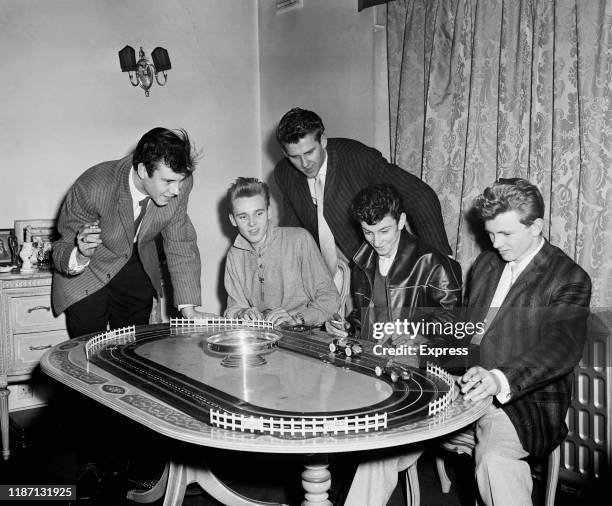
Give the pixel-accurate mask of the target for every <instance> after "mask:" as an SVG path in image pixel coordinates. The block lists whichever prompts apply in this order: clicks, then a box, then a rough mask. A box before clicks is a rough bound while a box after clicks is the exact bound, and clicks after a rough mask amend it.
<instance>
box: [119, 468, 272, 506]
mask: <svg viewBox="0 0 612 506" xmlns="http://www.w3.org/2000/svg"><path fill="white" fill-rule="evenodd" d="M190 483H197V484H198V485H200V487H202V489H203V490H205V491H206V492H207V493H208V494H209V495H211V496H212V497H214V498H215V499H217V500H218V501H219V502H220V503H221V504H225V505H227V506H283V505H282V504H280V503H269V502H262V501H257V500H254V499H249V498H247V497H244V496H242V495H240V494H238V493H237V492H234V491H233V490H232V489H230V488H228V487H227V486H225V484H224V483H222V482H221V481H220V480H219V479H218V478H217V477H216V476H215V475H214V474H213V473H212V471H211V470H210V468H209V467H208V465H207V464H206V462H205V461H204V459H201V458H198V459H197V460H194V461H193V462H191V461H189V462H182V461H172V462H170V463H169V464H168V465H167V466H166V468H165V469H164V474H163V475H162V477H161V478H160V480H159V481H158V482H157V484H156V485H155V487H153V488H152V489H151V490H149V491H147V492H139V491H135V490H131V491H129V492H128V494H127V498H128V499H131V500H133V501H135V502H139V503H150V502H153V501H157V500H158V499H159V498H160V497H161V496H162V495H163V494H164V491H165V496H164V506H180V505H181V504H183V497H184V496H185V490H186V488H187V485H189V484H190Z"/></svg>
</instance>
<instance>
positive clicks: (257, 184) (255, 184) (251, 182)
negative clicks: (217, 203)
mask: <svg viewBox="0 0 612 506" xmlns="http://www.w3.org/2000/svg"><path fill="white" fill-rule="evenodd" d="M255 195H261V196H262V197H263V198H264V200H265V201H266V208H267V207H270V188H269V187H268V185H267V184H266V183H264V182H263V181H260V180H259V179H257V178H255V177H239V178H237V179H236V181H234V182H233V183H232V184H231V185H230V187H229V189H228V190H227V203H228V206H229V211H230V213H233V212H234V201H235V200H236V199H239V198H241V197H254V196H255Z"/></svg>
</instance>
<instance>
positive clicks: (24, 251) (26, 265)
mask: <svg viewBox="0 0 612 506" xmlns="http://www.w3.org/2000/svg"><path fill="white" fill-rule="evenodd" d="M33 253H34V248H33V247H32V243H31V242H24V243H23V244H22V245H21V252H20V253H19V256H20V258H21V260H23V264H22V265H21V272H32V271H33V270H34V269H33V268H32V261H31V260H30V258H31V257H32V254H33Z"/></svg>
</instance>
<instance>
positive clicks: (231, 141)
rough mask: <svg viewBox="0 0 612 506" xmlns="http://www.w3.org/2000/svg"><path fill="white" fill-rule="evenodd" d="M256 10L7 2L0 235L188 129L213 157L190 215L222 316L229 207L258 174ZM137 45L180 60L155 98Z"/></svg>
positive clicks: (155, 2)
mask: <svg viewBox="0 0 612 506" xmlns="http://www.w3.org/2000/svg"><path fill="white" fill-rule="evenodd" d="M256 9H257V4H256V2H254V1H251V0H246V1H242V0H240V1H227V0H206V1H200V0H180V1H177V0H174V1H172V2H170V1H163V0H130V1H129V2H128V1H118V0H105V1H102V0H0V48H2V50H1V56H0V75H1V76H2V85H1V86H2V92H1V93H0V111H2V112H1V114H0V153H1V155H0V157H1V158H0V164H1V165H0V171H1V175H2V178H1V182H0V185H1V188H2V193H1V194H2V198H0V228H12V226H13V220H14V219H37V218H48V217H54V216H55V215H56V212H57V210H58V207H59V205H60V203H61V200H62V198H63V196H64V194H65V192H66V191H67V189H68V188H69V186H70V185H71V183H72V182H73V181H74V179H75V178H76V177H77V176H78V175H79V174H80V173H81V172H82V171H83V170H85V169H86V168H87V167H90V166H91V165H93V164H95V163H98V162H100V161H103V160H109V159H116V158H119V157H121V156H123V155H125V154H126V153H128V152H129V151H130V150H131V149H132V148H133V147H134V145H135V143H136V142H137V140H138V139H139V137H140V136H141V135H142V134H143V133H144V132H146V131H147V130H149V129H150V128H152V127H154V126H158V125H163V126H167V127H171V128H175V127H182V128H185V129H186V130H187V131H188V132H189V134H190V135H191V137H192V138H193V140H194V141H195V143H196V145H197V146H198V148H200V149H201V150H202V153H203V156H202V159H201V161H200V164H199V168H198V170H197V172H196V175H195V187H194V190H193V193H192V197H191V201H190V215H191V217H192V220H193V222H194V225H195V227H196V230H197V231H198V234H199V238H198V242H199V247H200V252H201V255H202V259H203V270H202V285H203V287H204V290H203V298H204V301H203V302H204V305H205V306H206V307H207V308H208V309H209V310H212V311H219V310H220V309H221V302H220V300H219V294H218V292H219V290H218V282H219V270H220V268H221V266H222V259H223V258H224V256H225V252H226V250H227V247H228V245H229V238H228V237H227V236H226V235H224V231H226V232H227V226H225V221H226V217H225V216H224V215H225V212H222V213H221V214H222V217H221V219H222V221H223V223H224V226H225V228H224V229H222V228H221V225H220V222H219V218H220V216H219V214H220V213H219V199H220V197H221V196H222V195H223V194H224V192H225V190H226V188H227V185H228V183H229V182H230V180H231V179H233V178H234V177H236V176H238V175H259V174H260V173H261V167H260V159H261V156H260V144H261V141H260V136H259V132H260V127H259V125H260V120H259V115H258V110H259V105H258V103H259V80H258V72H259V68H258V59H257V50H258V48H257V11H256ZM126 44H129V45H130V46H132V47H134V48H135V49H136V51H138V49H139V47H140V46H141V45H142V46H144V49H145V52H146V53H147V55H149V54H150V52H151V50H153V49H154V48H155V47H156V46H162V47H164V48H166V49H167V50H168V51H169V54H170V59H171V62H172V70H171V71H169V74H168V83H167V85H166V86H165V87H164V88H160V87H159V86H157V84H154V85H153V87H152V88H151V96H150V97H149V98H145V96H144V92H143V90H141V89H140V88H133V87H132V86H131V85H130V83H129V81H128V76H127V74H122V73H121V72H120V67H119V59H118V56H117V51H118V50H119V49H121V48H123V47H124V46H125V45H126Z"/></svg>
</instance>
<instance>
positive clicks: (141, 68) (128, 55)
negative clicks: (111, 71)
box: [119, 46, 172, 97]
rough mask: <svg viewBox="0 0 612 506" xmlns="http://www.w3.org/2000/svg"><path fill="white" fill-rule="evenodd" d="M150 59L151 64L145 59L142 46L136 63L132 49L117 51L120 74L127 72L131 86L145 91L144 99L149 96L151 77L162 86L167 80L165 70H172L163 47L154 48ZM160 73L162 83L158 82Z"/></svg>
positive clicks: (125, 48) (126, 48)
mask: <svg viewBox="0 0 612 506" xmlns="http://www.w3.org/2000/svg"><path fill="white" fill-rule="evenodd" d="M151 58H152V59H153V63H151V62H150V61H149V60H148V59H147V58H146V57H145V53H144V51H143V49H142V46H141V48H140V51H139V52H138V61H136V52H135V51H134V48H133V47H131V46H125V47H124V48H123V49H122V50H121V51H119V64H120V65H121V72H128V75H129V76H130V82H131V83H132V86H140V87H141V88H142V89H143V90H145V96H146V97H148V96H149V88H150V87H151V85H152V84H153V76H155V80H156V81H157V84H159V85H160V86H164V85H165V84H166V81H167V79H168V75H167V74H166V70H170V69H171V68H172V66H171V65H170V57H169V56H168V51H166V50H165V49H164V48H163V47H156V48H155V49H154V50H153V51H152V52H151ZM160 73H161V74H162V75H163V76H164V80H163V81H160V80H159V74H160Z"/></svg>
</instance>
